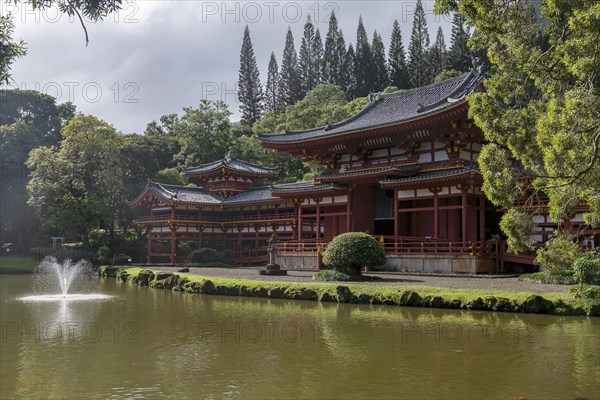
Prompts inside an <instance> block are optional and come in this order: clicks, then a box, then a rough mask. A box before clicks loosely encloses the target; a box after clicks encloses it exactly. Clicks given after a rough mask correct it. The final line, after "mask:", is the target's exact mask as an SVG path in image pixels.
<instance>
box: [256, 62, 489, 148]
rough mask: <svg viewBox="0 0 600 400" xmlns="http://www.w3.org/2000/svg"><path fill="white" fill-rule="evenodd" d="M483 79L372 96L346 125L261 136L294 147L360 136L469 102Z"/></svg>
mask: <svg viewBox="0 0 600 400" xmlns="http://www.w3.org/2000/svg"><path fill="white" fill-rule="evenodd" d="M482 80H483V75H482V74H481V71H480V70H479V69H477V70H475V71H473V72H469V73H467V74H463V75H460V76H457V77H455V78H451V79H448V80H445V81H443V82H439V83H434V84H431V85H428V86H423V87H420V88H415V89H410V90H406V91H403V92H398V93H390V94H378V95H373V96H372V98H371V100H370V101H369V103H368V104H367V105H366V106H365V107H364V108H363V109H362V110H361V111H360V112H359V113H358V114H356V115H354V116H353V117H350V118H348V119H347V120H345V121H342V122H339V123H336V124H332V125H327V126H324V127H320V128H315V129H309V130H305V131H292V132H285V133H282V134H261V135H259V139H260V140H261V141H262V142H265V143H294V142H303V141H309V140H313V139H319V138H324V137H328V136H335V135H340V134H344V133H350V132H358V131H363V130H368V129H372V128H377V127H383V126H388V125H393V124H398V123H402V122H407V121H410V120H413V119H418V118H422V117H423V116H425V115H429V114H433V113H436V112H439V111H442V110H444V109H446V108H450V107H452V106H454V105H456V104H458V103H463V102H465V101H466V95H468V94H470V93H472V92H474V91H476V90H478V87H479V84H480V83H481V82H482Z"/></svg>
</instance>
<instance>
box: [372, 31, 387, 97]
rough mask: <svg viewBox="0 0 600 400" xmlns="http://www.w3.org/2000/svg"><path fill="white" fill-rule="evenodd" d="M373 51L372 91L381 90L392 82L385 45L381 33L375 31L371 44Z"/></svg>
mask: <svg viewBox="0 0 600 400" xmlns="http://www.w3.org/2000/svg"><path fill="white" fill-rule="evenodd" d="M371 53H372V56H373V72H372V75H373V87H372V88H371V89H370V91H371V92H380V91H382V90H383V89H385V88H386V87H388V86H389V84H390V79H389V75H388V66H387V61H386V59H385V47H384V46H383V40H382V39H381V35H380V34H379V33H377V31H375V32H374V33H373V43H372V44H371Z"/></svg>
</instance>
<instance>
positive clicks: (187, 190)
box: [132, 181, 344, 206]
mask: <svg viewBox="0 0 600 400" xmlns="http://www.w3.org/2000/svg"><path fill="white" fill-rule="evenodd" d="M327 189H334V190H335V189H344V186H340V185H335V184H333V183H321V184H314V183H312V182H297V183H283V184H279V185H272V186H263V187H258V188H252V189H248V190H246V191H244V192H241V193H239V194H236V195H234V196H231V197H229V198H226V199H224V198H222V197H220V196H218V195H217V194H215V193H212V192H210V191H208V190H207V189H205V188H200V187H188V186H179V185H167V184H164V183H158V182H152V181H149V182H148V185H147V187H146V190H144V191H143V192H142V194H140V196H138V199H136V200H134V201H133V202H132V204H134V203H136V202H137V200H139V199H140V198H141V197H142V196H143V195H144V193H146V191H147V190H151V191H152V192H153V193H154V194H155V195H156V196H157V197H159V198H162V199H164V200H167V201H170V202H175V203H177V202H179V203H190V204H201V205H217V206H218V205H236V204H252V203H261V202H265V201H267V202H268V201H280V200H282V199H281V198H280V197H278V196H277V194H278V193H282V194H290V193H300V192H306V191H319V190H327Z"/></svg>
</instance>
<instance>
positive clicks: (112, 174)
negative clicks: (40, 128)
mask: <svg viewBox="0 0 600 400" xmlns="http://www.w3.org/2000/svg"><path fill="white" fill-rule="evenodd" d="M61 134H62V138H63V140H62V142H61V143H60V145H59V147H58V148H54V147H38V148H36V149H34V150H32V151H31V153H30V155H29V159H28V161H27V165H28V166H29V167H30V168H31V169H32V170H33V172H32V174H31V180H30V181H29V183H28V184H27V189H28V191H29V200H28V203H29V205H31V206H32V207H33V208H34V210H35V211H36V213H37V215H38V217H39V219H40V221H41V222H42V224H43V226H44V227H45V228H46V229H50V230H53V229H54V230H56V231H59V232H63V233H65V234H71V235H74V236H77V237H80V238H81V239H82V240H83V243H84V245H86V246H87V245H88V244H89V233H90V231H91V230H92V229H94V228H97V227H99V226H101V225H105V226H108V227H109V229H111V230H114V228H115V223H116V220H117V214H116V211H117V210H118V209H119V208H120V207H121V205H122V203H123V202H124V199H123V198H122V187H123V177H122V175H121V172H122V170H121V168H120V159H119V145H120V140H121V138H120V137H119V136H117V133H116V132H115V130H114V128H113V127H112V126H110V125H108V124H107V123H106V122H104V121H100V120H98V119H97V118H95V117H92V116H77V117H75V118H73V119H71V120H70V121H69V123H68V124H67V125H66V126H65V127H64V128H63V130H62V132H61Z"/></svg>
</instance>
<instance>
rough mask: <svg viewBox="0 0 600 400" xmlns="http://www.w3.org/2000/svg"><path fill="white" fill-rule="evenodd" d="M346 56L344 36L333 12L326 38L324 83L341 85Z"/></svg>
mask: <svg viewBox="0 0 600 400" xmlns="http://www.w3.org/2000/svg"><path fill="white" fill-rule="evenodd" d="M342 50H343V51H342ZM345 56H346V42H345V41H344V34H343V33H342V31H341V30H340V28H339V26H338V22H337V18H336V16H335V13H333V12H332V13H331V16H330V17H329V30H328V31H327V36H325V50H324V52H323V79H322V82H323V83H332V84H334V85H340V84H341V81H342V80H343V78H342V75H343V68H344V59H345ZM340 86H342V85H340Z"/></svg>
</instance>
